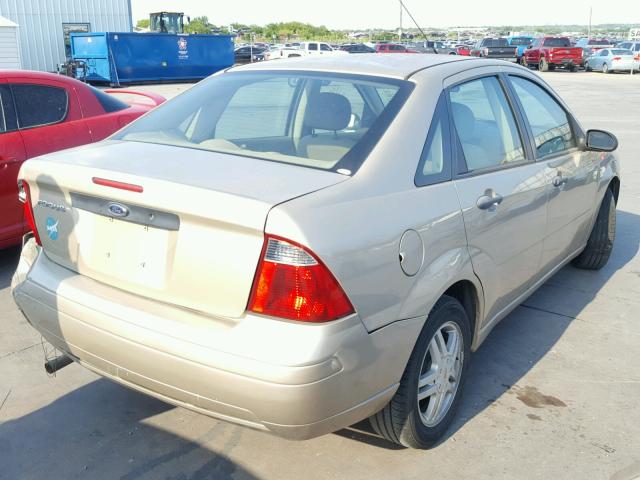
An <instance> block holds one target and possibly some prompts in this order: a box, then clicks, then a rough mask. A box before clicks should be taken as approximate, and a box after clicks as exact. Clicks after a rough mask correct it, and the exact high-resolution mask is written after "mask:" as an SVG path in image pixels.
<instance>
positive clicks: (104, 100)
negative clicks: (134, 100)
mask: <svg viewBox="0 0 640 480" xmlns="http://www.w3.org/2000/svg"><path fill="white" fill-rule="evenodd" d="M89 88H90V89H91V93H93V94H94V95H95V96H96V98H97V99H98V102H100V105H101V106H102V108H103V109H104V111H105V112H107V113H111V112H119V111H120V110H124V109H125V108H129V105H127V104H126V103H124V102H122V101H120V100H118V99H117V98H115V97H113V96H112V95H109V94H108V93H104V92H103V91H102V90H98V89H97V88H94V87H89Z"/></svg>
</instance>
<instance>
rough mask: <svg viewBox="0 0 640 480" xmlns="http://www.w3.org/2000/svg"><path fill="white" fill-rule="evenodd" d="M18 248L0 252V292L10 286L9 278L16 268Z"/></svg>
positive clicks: (18, 254)
mask: <svg viewBox="0 0 640 480" xmlns="http://www.w3.org/2000/svg"><path fill="white" fill-rule="evenodd" d="M19 256H20V247H12V248H7V249H5V250H0V290H2V289H3V288H5V287H8V286H9V285H11V277H12V276H13V272H14V271H15V269H16V267H17V266H18V258H19Z"/></svg>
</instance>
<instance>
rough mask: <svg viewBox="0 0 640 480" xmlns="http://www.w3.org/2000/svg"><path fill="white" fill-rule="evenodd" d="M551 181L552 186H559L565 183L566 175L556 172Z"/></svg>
mask: <svg viewBox="0 0 640 480" xmlns="http://www.w3.org/2000/svg"><path fill="white" fill-rule="evenodd" d="M551 183H553V186H554V187H561V186H563V185H564V184H565V183H567V179H566V177H563V176H562V175H561V174H558V175H557V176H556V177H554V179H553V180H552V182H551Z"/></svg>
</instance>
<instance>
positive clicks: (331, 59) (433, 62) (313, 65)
mask: <svg viewBox="0 0 640 480" xmlns="http://www.w3.org/2000/svg"><path fill="white" fill-rule="evenodd" d="M474 61H479V60H478V59H476V58H470V57H460V56H457V55H436V54H432V53H428V54H422V53H415V54H411V55H380V54H376V53H363V54H361V55H357V56H355V55H340V56H325V57H300V58H291V59H283V60H277V61H271V62H256V63H252V64H248V65H243V66H238V67H233V68H232V69H230V71H232V72H236V71H238V72H239V71H268V70H290V71H295V70H304V71H315V72H336V73H337V72H339V73H351V74H357V75H371V76H377V77H389V78H399V79H403V80H406V79H407V78H409V77H410V76H411V75H413V74H414V73H416V72H418V71H420V70H424V69H425V68H430V67H435V66H438V65H444V64H448V63H454V62H474Z"/></svg>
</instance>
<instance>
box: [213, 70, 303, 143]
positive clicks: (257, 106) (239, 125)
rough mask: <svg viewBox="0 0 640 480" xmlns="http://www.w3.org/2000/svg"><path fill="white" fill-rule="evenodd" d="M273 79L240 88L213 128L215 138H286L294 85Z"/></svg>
mask: <svg viewBox="0 0 640 480" xmlns="http://www.w3.org/2000/svg"><path fill="white" fill-rule="evenodd" d="M287 80H288V79H287V78H274V79H270V80H267V81H264V82H256V83H251V84H248V85H246V86H244V87H240V88H239V89H238V90H237V91H236V92H235V94H234V95H233V97H232V98H231V100H230V101H229V103H228V104H227V107H226V109H225V110H224V112H223V113H222V115H221V117H220V120H219V121H218V124H217V125H216V135H215V138H234V139H244V138H264V137H279V136H284V135H286V133H287V132H286V128H287V117H288V115H289V107H290V105H291V100H292V97H293V93H294V91H295V85H291V84H290V83H289V82H288V81H287Z"/></svg>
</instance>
